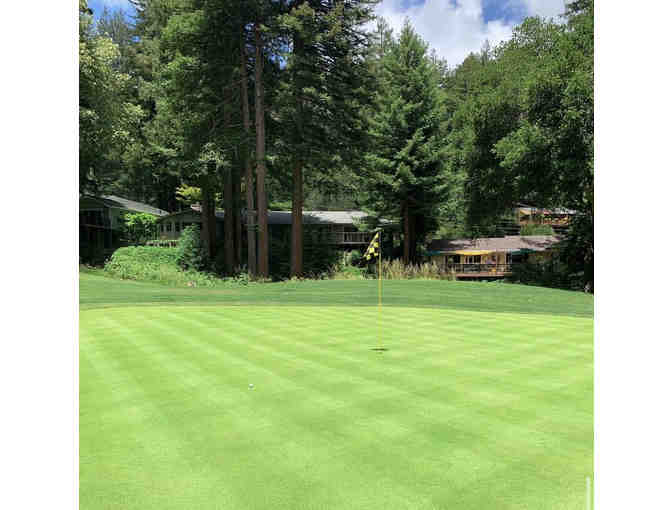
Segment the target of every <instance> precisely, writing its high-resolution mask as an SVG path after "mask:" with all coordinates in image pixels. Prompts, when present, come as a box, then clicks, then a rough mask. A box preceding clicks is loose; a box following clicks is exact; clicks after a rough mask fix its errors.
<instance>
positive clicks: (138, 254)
mask: <svg viewBox="0 0 672 510" xmlns="http://www.w3.org/2000/svg"><path fill="white" fill-rule="evenodd" d="M177 258H178V252H177V248H162V247H158V246H127V247H125V248H119V249H118V250H116V251H115V252H114V253H113V254H112V256H111V257H110V259H109V260H108V261H107V263H106V264H105V268H104V270H103V271H104V272H105V274H106V275H107V276H111V277H114V278H121V279H123V280H140V281H151V282H159V283H166V284H173V285H185V286H190V287H212V286H214V285H216V284H217V283H218V282H219V280H218V279H217V278H216V277H215V276H214V275H211V274H207V273H200V272H198V271H195V270H193V269H192V270H186V271H183V270H182V269H180V267H179V266H178V265H177Z"/></svg>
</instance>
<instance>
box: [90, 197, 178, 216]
mask: <svg viewBox="0 0 672 510" xmlns="http://www.w3.org/2000/svg"><path fill="white" fill-rule="evenodd" d="M91 198H93V199H94V200H99V201H100V202H102V203H103V204H104V205H106V206H107V207H118V208H120V209H128V210H129V211H136V212H144V213H149V214H154V215H155V216H165V215H166V214H168V211H164V210H163V209H159V208H157V207H153V206H151V205H147V204H143V203H142V202H136V201H134V200H128V199H127V198H123V197H117V196H115V195H102V196H100V197H91Z"/></svg>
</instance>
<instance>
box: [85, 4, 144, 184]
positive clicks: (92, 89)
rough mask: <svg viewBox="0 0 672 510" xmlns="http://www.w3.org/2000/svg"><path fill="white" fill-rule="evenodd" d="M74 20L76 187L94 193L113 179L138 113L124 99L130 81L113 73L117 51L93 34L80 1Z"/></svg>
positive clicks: (90, 18) (89, 16)
mask: <svg viewBox="0 0 672 510" xmlns="http://www.w3.org/2000/svg"><path fill="white" fill-rule="evenodd" d="M79 21H80V23H79V172H80V174H79V185H80V191H81V192H92V193H95V192H96V191H97V190H98V189H100V188H101V187H105V186H106V185H109V183H110V182H112V181H113V180H114V179H115V173H116V172H117V170H116V168H117V165H118V162H119V161H120V159H121V155H122V153H123V152H124V149H125V147H126V146H127V145H128V144H130V143H132V142H133V140H134V139H133V134H134V133H135V132H136V131H137V129H138V126H139V123H140V121H141V119H142V116H143V113H142V109H141V108H140V107H139V106H137V105H136V104H134V103H133V102H132V101H131V100H130V88H131V78H130V76H129V75H128V74H125V73H122V72H121V71H120V70H119V66H118V61H119V58H120V52H119V47H118V46H117V44H115V43H114V41H113V40H112V39H111V38H110V37H108V36H107V35H101V34H99V33H96V32H95V31H94V29H93V15H92V13H91V11H90V10H89V9H88V7H87V6H86V2H80V14H79Z"/></svg>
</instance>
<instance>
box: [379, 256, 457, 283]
mask: <svg viewBox="0 0 672 510" xmlns="http://www.w3.org/2000/svg"><path fill="white" fill-rule="evenodd" d="M370 268H371V269H372V270H373V274H374V275H375V277H377V276H378V264H375V266H374V264H371V266H370ZM382 268H383V279H385V280H411V279H419V280H455V279H456V278H455V273H454V272H445V271H442V270H441V268H440V267H439V266H438V265H437V264H436V263H434V262H424V263H422V264H417V265H415V264H408V265H404V263H403V262H402V261H401V259H394V260H383V262H382Z"/></svg>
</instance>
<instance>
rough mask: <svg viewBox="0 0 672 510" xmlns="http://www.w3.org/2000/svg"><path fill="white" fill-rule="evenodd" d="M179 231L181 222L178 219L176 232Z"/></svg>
mask: <svg viewBox="0 0 672 510" xmlns="http://www.w3.org/2000/svg"><path fill="white" fill-rule="evenodd" d="M179 231H180V222H179V221H176V222H175V232H179Z"/></svg>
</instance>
